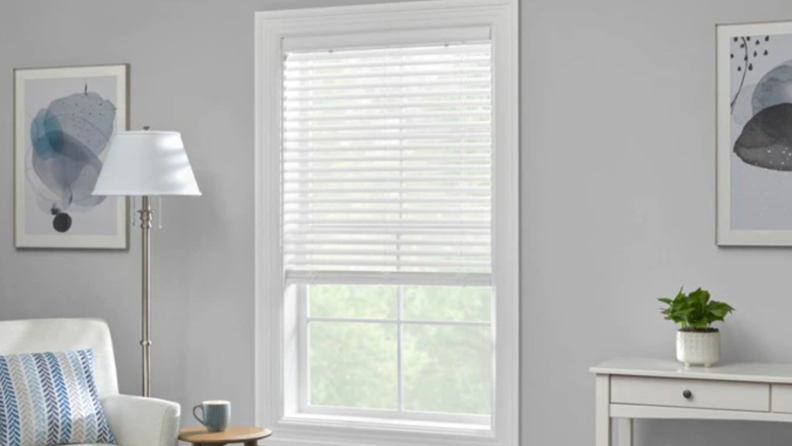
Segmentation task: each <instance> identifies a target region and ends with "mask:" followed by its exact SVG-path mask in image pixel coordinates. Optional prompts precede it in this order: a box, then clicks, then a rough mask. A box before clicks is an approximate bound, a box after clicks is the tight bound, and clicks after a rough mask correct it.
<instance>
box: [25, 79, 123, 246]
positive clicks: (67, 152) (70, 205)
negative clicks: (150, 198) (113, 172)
mask: <svg viewBox="0 0 792 446" xmlns="http://www.w3.org/2000/svg"><path fill="white" fill-rule="evenodd" d="M128 90H129V66H128V65H109V66H88V67H70V68H44V69H18V70H15V73H14V92H15V98H14V102H15V104H14V110H15V112H14V114H15V124H14V126H15V127H14V129H15V138H14V139H15V149H14V150H15V152H14V153H15V157H14V158H15V160H14V164H15V167H14V172H15V180H14V185H15V192H14V193H15V209H14V212H15V220H14V221H15V241H16V247H17V248H66V249H68V248H72V249H126V248H127V247H128V238H129V237H128V230H129V229H128V221H129V219H128V204H127V200H126V199H125V198H116V197H99V196H94V195H93V194H92V192H93V189H94V186H95V184H96V180H97V178H98V177H99V172H101V170H102V162H103V160H104V157H105V155H106V151H107V147H108V145H109V142H110V139H111V138H112V136H113V134H114V133H115V132H116V131H119V130H120V131H123V130H126V129H127V127H128V122H127V120H128V115H129V114H128Z"/></svg>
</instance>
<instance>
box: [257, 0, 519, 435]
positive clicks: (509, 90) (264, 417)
mask: <svg viewBox="0 0 792 446" xmlns="http://www.w3.org/2000/svg"><path fill="white" fill-rule="evenodd" d="M518 3H519V2H518V0H439V1H422V2H410V3H390V4H383V5H366V6H351V7H337V8H318V9H304V10H291V11H276V12H259V13H256V17H255V28H256V34H255V35H256V37H255V38H256V42H255V84H256V85H255V119H256V126H255V127H256V129H255V187H256V191H255V200H256V203H255V215H256V222H255V281H256V283H255V292H256V296H255V311H256V315H255V319H256V327H255V329H256V332H255V336H256V340H255V346H256V347H255V348H256V351H255V355H256V359H255V363H256V372H255V375H256V376H255V379H256V388H255V398H256V423H257V424H258V425H264V426H267V427H270V428H272V429H273V430H274V431H276V432H277V435H275V436H273V437H272V438H271V439H268V440H267V444H272V445H326V446H400V445H403V444H410V445H437V446H446V445H447V446H451V445H454V446H457V445H471V446H473V445H481V446H484V445H488V446H517V445H518V444H519V395H520V392H519V353H520V350H519V341H520V339H519V314H520V311H519V272H520V268H519V260H520V258H519V257H520V256H519V246H520V243H519V164H520V163H519V97H520V95H519V4H518ZM433 13H434V14H433ZM328 17H332V19H330V20H328ZM372 23H376V28H377V30H378V31H387V30H394V31H396V30H409V29H426V28H429V29H432V28H434V27H457V26H480V25H487V26H491V27H492V30H493V36H492V37H493V45H494V46H493V49H494V52H493V61H494V64H495V66H496V77H495V86H494V95H493V98H494V101H495V110H496V119H495V121H494V129H495V132H494V135H495V139H494V142H495V147H496V151H495V157H496V159H495V194H494V199H495V207H496V209H498V211H497V213H496V220H495V221H494V226H493V228H494V230H493V240H494V245H495V246H494V247H495V250H496V251H495V252H496V254H497V255H495V256H494V258H495V260H494V264H493V282H494V284H495V287H496V288H495V292H496V299H497V301H498V305H497V307H496V313H495V318H496V332H495V338H496V339H497V345H498V355H497V362H496V366H495V369H496V370H495V395H497V398H496V400H495V405H494V406H493V425H492V429H491V430H486V431H485V432H481V431H480V430H476V429H454V428H451V427H448V426H441V425H438V426H431V425H428V426H419V425H415V426H405V425H403V424H402V425H388V424H387V423H370V424H367V425H360V424H354V427H353V428H350V426H349V425H348V424H347V425H345V424H344V423H338V422H336V421H333V420H322V419H321V418H315V419H311V420H306V419H301V418H300V417H294V416H293V415H292V416H287V414H286V413H285V412H284V403H285V395H284V392H283V385H282V383H283V382H284V381H285V378H286V377H284V376H283V369H284V368H283V364H284V355H285V352H284V348H283V345H284V342H283V333H284V312H285V311H286V308H285V304H284V302H283V299H281V298H280V296H283V293H284V283H285V278H284V277H283V272H282V271H283V268H282V258H281V255H280V246H279V224H280V222H279V213H280V197H279V190H280V177H279V174H273V173H275V172H279V171H280V167H279V166H280V137H281V135H280V115H281V113H280V106H281V100H280V98H279V97H278V94H279V91H280V88H279V87H278V86H279V85H281V75H282V65H281V63H280V62H282V52H281V43H282V41H283V39H285V38H290V37H291V38H294V37H300V38H304V37H310V36H316V35H321V34H323V33H327V34H333V33H335V34H342V33H343V34H349V33H354V32H365V31H371V29H372ZM272 61H279V63H272ZM267 123H269V126H268V127H266V128H265V126H266V124H267ZM272 123H277V124H276V125H275V124H272ZM276 296H277V298H273V297H276Z"/></svg>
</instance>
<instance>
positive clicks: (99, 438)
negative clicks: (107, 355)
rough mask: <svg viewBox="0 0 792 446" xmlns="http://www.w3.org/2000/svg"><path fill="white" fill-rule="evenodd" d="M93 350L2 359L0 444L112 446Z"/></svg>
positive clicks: (24, 355) (33, 354)
mask: <svg viewBox="0 0 792 446" xmlns="http://www.w3.org/2000/svg"><path fill="white" fill-rule="evenodd" d="M93 359H94V357H93V351H92V350H76V351H68V352H51V353H31V354H20V355H5V356H0V445H2V446H49V445H57V444H70V443H71V444H74V443H77V444H80V443H109V444H115V439H114V438H113V434H112V432H110V425H109V424H108V423H107V418H105V414H104V410H103V409H102V404H101V402H100V401H99V394H98V393H97V391H96V383H95V382H94V365H93V363H94V360H93Z"/></svg>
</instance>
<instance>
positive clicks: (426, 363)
mask: <svg viewBox="0 0 792 446" xmlns="http://www.w3.org/2000/svg"><path fill="white" fill-rule="evenodd" d="M402 336H403V338H402V345H403V349H404V351H403V353H402V355H403V356H402V358H403V364H404V408H405V410H409V411H421V412H441V413H460V414H476V415H489V414H490V411H491V397H492V388H491V382H492V354H493V352H492V341H491V337H490V329H489V327H471V326H459V327H454V326H430V325H408V326H405V327H404V328H403V332H402Z"/></svg>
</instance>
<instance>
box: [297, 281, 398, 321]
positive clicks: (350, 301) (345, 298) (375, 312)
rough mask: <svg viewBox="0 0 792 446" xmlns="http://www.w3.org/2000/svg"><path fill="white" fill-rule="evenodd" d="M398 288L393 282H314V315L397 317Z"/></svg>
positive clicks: (310, 290)
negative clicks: (332, 283)
mask: <svg viewBox="0 0 792 446" xmlns="http://www.w3.org/2000/svg"><path fill="white" fill-rule="evenodd" d="M398 293H399V289H398V287H397V286H391V285H311V286H309V287H308V296H309V297H310V298H309V302H310V304H309V308H310V309H309V313H308V314H309V315H310V316H311V317H343V318H351V317H354V318H363V319H395V318H396V308H397V297H398Z"/></svg>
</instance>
